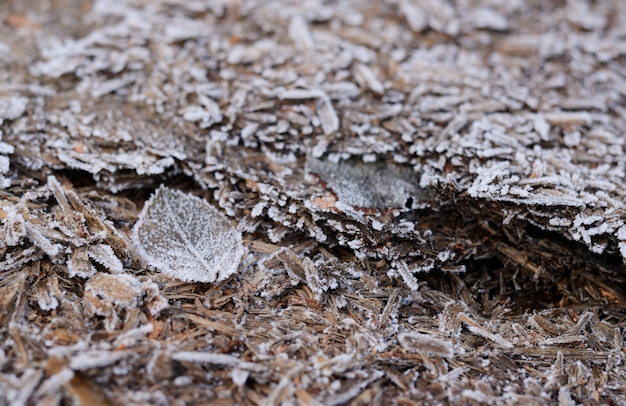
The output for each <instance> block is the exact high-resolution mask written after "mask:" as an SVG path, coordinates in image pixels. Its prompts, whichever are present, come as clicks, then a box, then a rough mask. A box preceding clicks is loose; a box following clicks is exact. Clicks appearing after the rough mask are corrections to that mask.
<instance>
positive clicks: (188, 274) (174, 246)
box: [133, 186, 244, 282]
mask: <svg viewBox="0 0 626 406" xmlns="http://www.w3.org/2000/svg"><path fill="white" fill-rule="evenodd" d="M133 239H134V242H135V245H136V246H137V249H138V251H139V253H140V255H141V256H142V257H143V259H144V260H145V261H146V262H148V264H149V265H151V266H153V267H155V268H156V269H158V270H159V271H161V272H163V273H165V274H167V275H169V276H172V277H174V278H177V279H181V280H184V281H190V282H215V281H217V282H219V281H222V280H224V279H226V278H227V277H228V276H230V275H232V274H233V273H235V272H236V271H237V268H238V266H239V261H240V260H241V257H242V255H243V254H244V247H243V245H242V236H241V233H240V232H239V231H237V230H236V229H235V228H234V227H233V226H232V225H231V224H230V223H229V222H228V220H227V219H226V217H224V215H222V214H221V213H220V212H218V211H217V210H216V209H215V208H214V207H213V206H211V205H210V204H209V203H207V202H206V201H205V200H202V199H199V198H197V197H195V196H192V195H188V194H185V193H182V192H179V191H176V190H172V189H169V188H166V187H164V186H161V187H160V188H159V189H157V191H156V192H155V193H154V195H152V197H151V198H150V200H148V202H146V204H145V206H144V208H143V211H142V212H141V214H140V216H139V220H138V221H137V224H135V228H134V229H133Z"/></svg>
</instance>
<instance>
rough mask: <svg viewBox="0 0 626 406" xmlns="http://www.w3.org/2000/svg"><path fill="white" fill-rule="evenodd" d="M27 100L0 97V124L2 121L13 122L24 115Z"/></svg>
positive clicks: (23, 98)
mask: <svg viewBox="0 0 626 406" xmlns="http://www.w3.org/2000/svg"><path fill="white" fill-rule="evenodd" d="M27 104H28V99H27V98H26V97H0V124H2V122H3V121H4V120H14V119H16V118H18V117H20V116H21V115H22V114H24V111H26V105H27Z"/></svg>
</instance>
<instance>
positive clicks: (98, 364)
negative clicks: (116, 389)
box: [70, 350, 129, 371]
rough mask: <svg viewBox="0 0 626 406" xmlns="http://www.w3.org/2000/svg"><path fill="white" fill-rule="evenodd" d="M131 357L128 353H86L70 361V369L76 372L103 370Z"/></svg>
mask: <svg viewBox="0 0 626 406" xmlns="http://www.w3.org/2000/svg"><path fill="white" fill-rule="evenodd" d="M128 355H129V352H127V351H97V350H94V351H86V352H84V353H82V354H78V355H76V356H75V357H74V358H72V360H71V361H70V368H72V369H73V370H74V371H85V370H87V369H93V368H102V367H105V366H107V365H111V364H114V363H116V362H117V361H119V360H121V359H123V358H126V357H127V356H128Z"/></svg>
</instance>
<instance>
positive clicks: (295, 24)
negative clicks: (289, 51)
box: [289, 16, 315, 51]
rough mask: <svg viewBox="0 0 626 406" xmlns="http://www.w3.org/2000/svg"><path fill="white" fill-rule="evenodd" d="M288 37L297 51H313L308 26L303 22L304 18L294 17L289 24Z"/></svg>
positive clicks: (313, 46) (313, 47)
mask: <svg viewBox="0 0 626 406" xmlns="http://www.w3.org/2000/svg"><path fill="white" fill-rule="evenodd" d="M289 36H290V37H291V40H292V41H293V44H294V45H295V46H296V47H297V48H298V49H303V50H305V51H312V50H313V49H315V43H314V42H313V36H312V35H311V31H310V30H309V26H308V25H307V23H306V21H304V18H302V17H300V16H296V17H294V18H293V19H292V20H291V23H290V24H289Z"/></svg>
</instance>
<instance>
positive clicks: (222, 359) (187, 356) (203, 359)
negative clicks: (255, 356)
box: [172, 351, 265, 372]
mask: <svg viewBox="0 0 626 406" xmlns="http://www.w3.org/2000/svg"><path fill="white" fill-rule="evenodd" d="M172 359H174V360H176V361H181V362H198V363H200V364H216V365H227V366H236V367H238V368H241V369H245V370H249V371H257V372H260V371H264V370H265V367H264V366H263V365H261V364H255V363H254V362H246V361H242V360H240V359H239V358H237V357H233V356H232V355H228V354H213V353H209V352H199V351H179V352H176V353H174V354H172Z"/></svg>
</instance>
